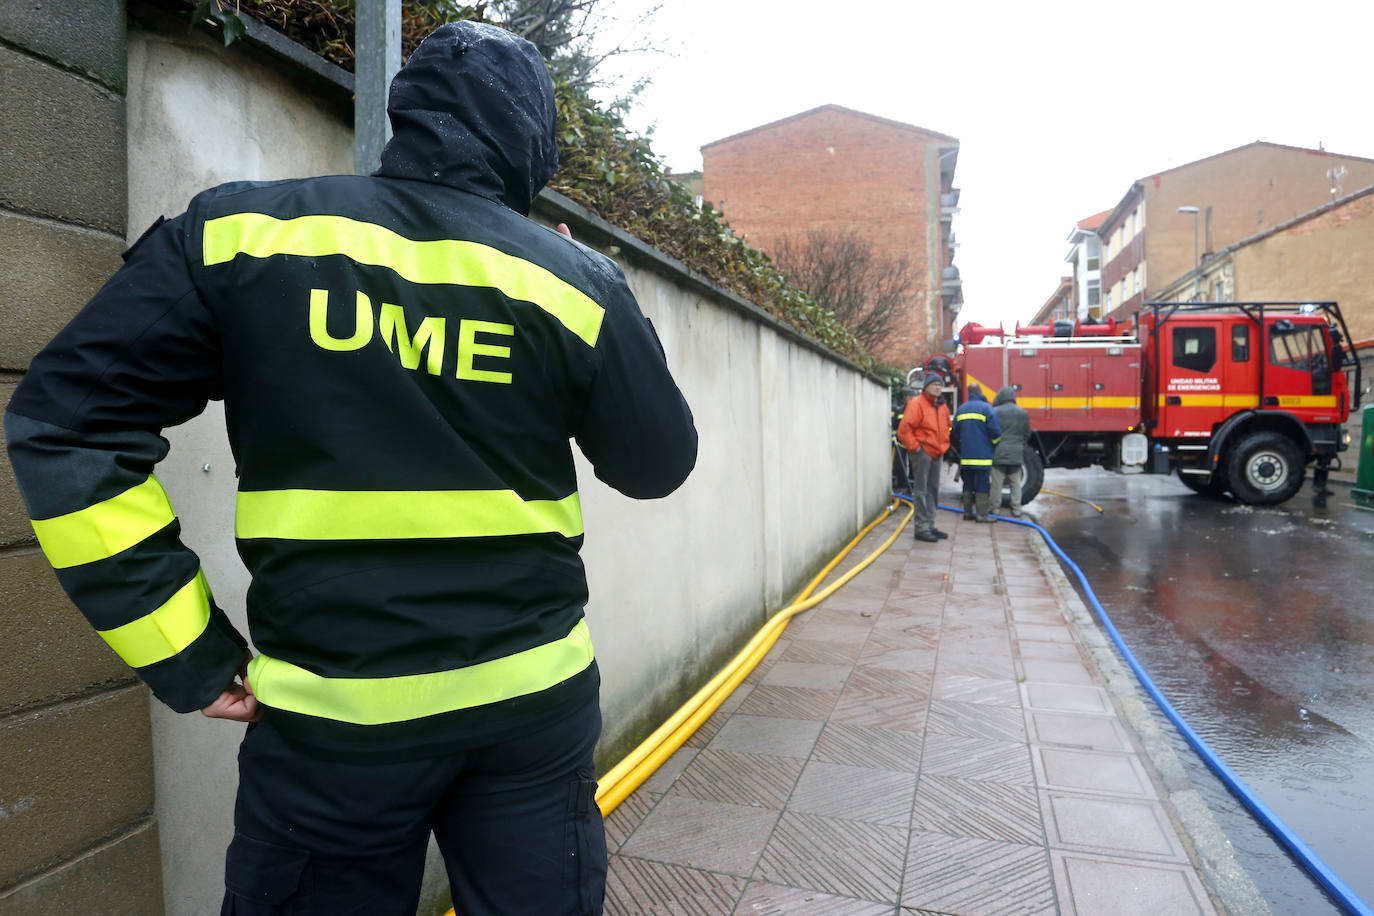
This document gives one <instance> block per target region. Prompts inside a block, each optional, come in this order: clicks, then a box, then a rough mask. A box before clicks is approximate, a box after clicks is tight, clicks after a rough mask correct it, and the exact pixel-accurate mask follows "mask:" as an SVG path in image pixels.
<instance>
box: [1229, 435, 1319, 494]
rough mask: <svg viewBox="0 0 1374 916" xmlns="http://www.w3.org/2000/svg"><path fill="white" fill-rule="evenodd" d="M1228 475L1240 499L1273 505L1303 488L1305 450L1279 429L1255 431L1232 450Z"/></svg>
mask: <svg viewBox="0 0 1374 916" xmlns="http://www.w3.org/2000/svg"><path fill="white" fill-rule="evenodd" d="M1226 464H1227V475H1226V476H1227V478H1228V479H1229V481H1230V484H1231V492H1232V493H1234V494H1235V496H1236V499H1238V500H1240V501H1241V502H1243V503H1248V504H1250V505H1272V504H1274V503H1281V502H1283V501H1284V500H1286V499H1291V498H1292V497H1293V495H1294V494H1295V493H1297V492H1298V490H1300V489H1302V480H1303V476H1304V473H1305V470H1304V467H1303V460H1302V451H1301V450H1300V449H1299V448H1298V447H1297V445H1295V444H1294V443H1293V440H1291V439H1289V438H1288V437H1287V436H1284V435H1280V434H1279V433H1253V434H1251V435H1249V436H1246V437H1245V438H1244V439H1242V440H1241V441H1240V443H1239V444H1237V445H1236V447H1235V448H1234V449H1232V450H1231V455H1230V458H1229V460H1228V461H1227V463H1226Z"/></svg>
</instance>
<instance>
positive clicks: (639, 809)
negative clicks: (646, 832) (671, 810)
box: [605, 786, 660, 852]
mask: <svg viewBox="0 0 1374 916" xmlns="http://www.w3.org/2000/svg"><path fill="white" fill-rule="evenodd" d="M659 797H660V796H659V795H657V794H653V793H650V792H646V791H645V790H644V787H643V786H640V787H639V788H638V789H636V790H635V791H634V792H631V793H630V795H629V797H627V798H626V799H625V800H624V801H623V802H621V803H620V804H618V805H616V806H615V810H614V811H612V812H611V814H610V816H609V817H607V818H606V820H605V824H606V849H607V851H609V852H617V851H618V850H619V849H620V847H621V845H622V844H623V843H624V842H625V840H626V839H628V838H629V836H630V834H632V833H634V832H635V828H636V827H638V826H639V825H640V823H641V822H643V820H644V818H645V817H646V816H647V815H648V814H649V810H650V809H651V808H653V806H654V805H655V804H656V803H657V802H658V800H659Z"/></svg>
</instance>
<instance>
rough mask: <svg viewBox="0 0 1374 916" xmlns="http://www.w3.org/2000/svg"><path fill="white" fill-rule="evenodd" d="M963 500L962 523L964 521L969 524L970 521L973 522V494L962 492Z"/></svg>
mask: <svg viewBox="0 0 1374 916" xmlns="http://www.w3.org/2000/svg"><path fill="white" fill-rule="evenodd" d="M963 500H964V521H966V522H971V521H973V493H971V492H969V491H965V492H964V495H963Z"/></svg>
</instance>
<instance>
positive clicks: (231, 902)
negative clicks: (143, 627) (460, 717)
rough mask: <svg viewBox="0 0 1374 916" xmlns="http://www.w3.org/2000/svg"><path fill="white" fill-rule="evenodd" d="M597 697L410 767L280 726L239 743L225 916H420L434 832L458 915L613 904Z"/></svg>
mask: <svg viewBox="0 0 1374 916" xmlns="http://www.w3.org/2000/svg"><path fill="white" fill-rule="evenodd" d="M600 734H601V711H600V709H599V707H598V705H597V703H596V701H595V700H593V701H592V702H591V703H589V704H587V705H586V706H584V707H582V708H580V709H577V708H575V709H574V710H572V711H571V712H570V713H569V715H568V716H567V717H566V718H564V719H562V720H560V721H559V722H558V723H557V724H555V725H553V726H551V727H549V728H546V729H543V730H541V731H539V732H537V733H532V734H529V735H522V736H521V737H519V738H517V739H513V740H508V741H503V742H501V743H499V744H493V745H491V746H488V747H481V748H476V749H473V750H469V751H464V752H463V753H459V754H452V755H449V756H444V757H433V758H426V759H420V760H409V761H405V762H402V763H346V762H341V761H333V760H323V759H320V758H318V757H314V756H310V755H307V754H305V753H304V752H303V751H301V750H300V749H299V748H298V747H297V746H295V745H292V744H290V743H288V742H287V741H286V740H285V739H283V738H282V737H281V735H280V734H279V733H278V732H277V731H276V730H275V729H274V728H273V727H272V724H271V714H270V713H269V714H268V717H267V718H266V719H264V720H263V721H262V722H260V723H258V724H257V725H254V726H250V727H249V730H248V733H247V734H246V735H245V736H244V739H243V744H242V746H241V747H240V748H239V792H238V800H237V803H236V805H235V809H234V840H233V842H232V843H231V844H230V846H229V852H228V855H227V857H226V864H225V886H226V893H225V896H224V904H223V907H222V909H221V910H220V913H221V916H298V914H312V916H313V914H321V916H324V914H328V916H348V914H356V916H390V914H396V916H414V913H415V909H416V907H417V905H418V903H419V899H420V880H421V877H422V875H423V871H424V860H425V850H426V848H427V846H428V843H429V835H430V833H431V832H433V834H434V836H435V838H436V839H437V840H438V844H439V849H440V851H441V852H442V853H443V856H444V863H445V865H446V866H447V869H448V877H449V883H450V886H451V887H452V890H453V902H454V905H455V908H456V909H457V911H458V913H459V914H460V916H488V914H490V916H497V914H500V916H520V914H528V916H550V914H567V916H587V914H599V913H600V912H601V904H602V897H603V895H604V891H605V885H606V838H605V833H604V830H603V828H602V822H601V812H600V810H598V808H597V806H596V802H595V794H596V775H595V769H594V766H593V763H592V751H593V749H594V748H595V746H596V741H597V738H598V737H599V736H600Z"/></svg>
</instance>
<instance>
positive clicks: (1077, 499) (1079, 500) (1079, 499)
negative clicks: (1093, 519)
mask: <svg viewBox="0 0 1374 916" xmlns="http://www.w3.org/2000/svg"><path fill="white" fill-rule="evenodd" d="M1040 492H1041V493H1053V494H1054V495H1055V496H1062V497H1064V498H1065V499H1071V500H1073V501H1074V502H1076V503H1087V504H1088V505H1090V506H1092V507H1093V508H1094V509H1096V510H1097V511H1098V512H1101V511H1102V507H1101V506H1099V505H1098V504H1097V503H1095V502H1090V501H1088V500H1086V499H1084V498H1083V497H1081V496H1070V495H1069V494H1067V493H1060V492H1059V491H1058V490H1051V489H1049V488H1048V487H1045V488H1041V490H1040Z"/></svg>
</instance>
